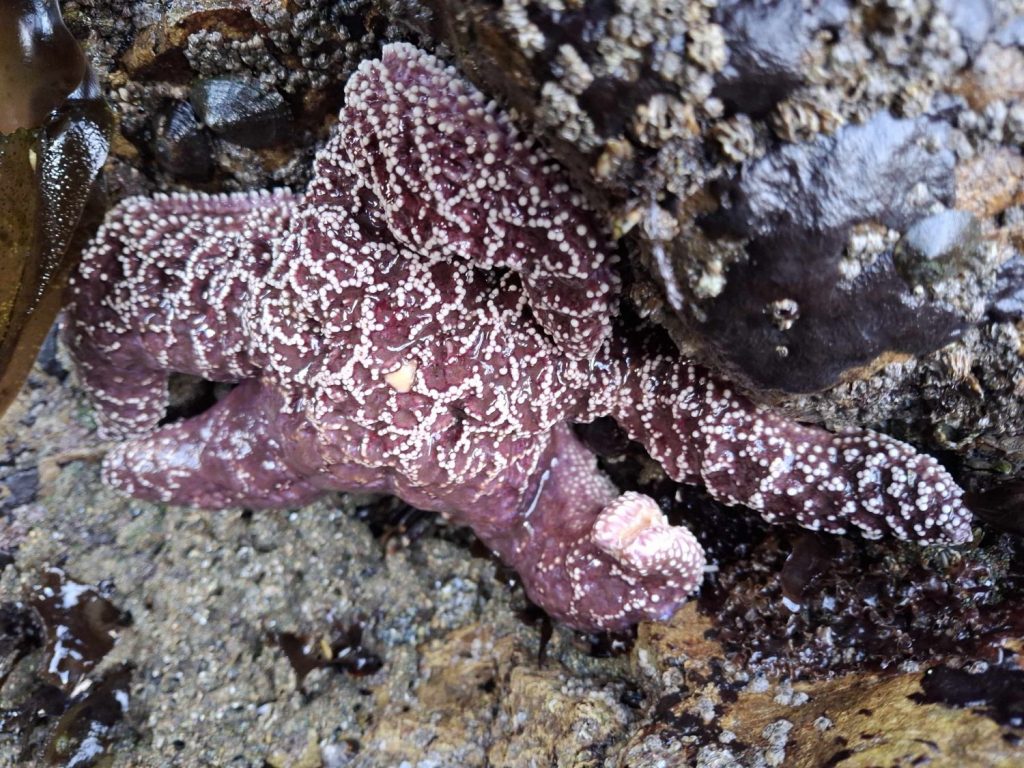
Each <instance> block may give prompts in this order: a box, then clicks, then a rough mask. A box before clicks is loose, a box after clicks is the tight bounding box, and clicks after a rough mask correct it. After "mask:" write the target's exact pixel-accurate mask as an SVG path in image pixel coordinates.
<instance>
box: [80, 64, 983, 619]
mask: <svg viewBox="0 0 1024 768" xmlns="http://www.w3.org/2000/svg"><path fill="white" fill-rule="evenodd" d="M617 294H618V278H617V277H616V273H615V270H614V264H613V262H612V259H611V258H610V256H609V251H608V249H607V247H606V244H605V243H604V241H603V240H602V238H601V236H600V230H599V228H598V227H597V226H596V225H595V223H594V220H593V218H592V217H591V215H590V213H589V212H588V211H587V210H586V208H585V206H584V205H583V203H582V200H581V199H580V198H579V197H578V196H577V195H576V194H575V193H574V192H573V191H572V190H571V189H570V187H569V185H568V183H567V181H566V178H565V176H564V175H563V174H562V172H561V171H560V170H559V169H558V168H557V167H556V166H555V165H554V164H553V163H552V162H551V161H550V160H548V159H547V157H546V156H545V155H544V154H543V153H542V152H541V151H540V150H538V149H536V148H534V147H532V146H531V144H530V143H529V142H528V141H526V140H524V139H522V138H521V137H520V136H519V135H518V134H517V133H516V131H515V130H514V129H513V128H512V126H511V125H510V123H509V122H508V119H507V118H506V117H505V116H504V115H503V114H501V113H500V112H499V111H498V110H497V108H496V107H495V106H494V105H493V104H487V103H485V101H484V100H483V97H482V96H481V95H480V94H479V93H478V92H477V91H475V90H474V89H473V88H472V86H470V85H468V84H467V83H466V82H465V81H463V80H461V79H460V78H459V77H458V75H457V74H456V73H455V71H454V70H452V69H447V68H445V67H444V66H443V65H442V64H440V63H439V62H438V61H437V60H436V59H434V58H432V57H430V56H429V55H427V54H425V53H423V52H421V51H418V50H417V49H415V48H412V47H411V46H408V45H402V44H397V45H391V46H387V47H386V48H385V49H384V53H383V56H382V58H381V59H380V60H377V61H373V62H366V63H364V64H363V65H362V67H361V68H360V70H359V71H358V72H357V73H356V74H355V75H354V76H353V77H352V78H351V79H350V81H349V83H348V85H347V87H346V106H345V108H344V109H343V111H342V114H341V123H340V127H339V129H338V131H337V132H336V134H335V136H334V137H333V138H332V139H331V141H330V142H329V143H328V145H327V146H326V147H325V148H324V149H323V151H322V152H321V153H320V155H319V156H318V159H317V162H316V167H315V169H314V180H313V182H312V183H311V184H310V186H309V188H308V189H307V190H306V192H305V193H304V194H294V193H290V192H277V193H273V194H271V193H248V194H238V195H230V196H213V197H211V196H203V195H195V194H193V195H177V196H170V197H167V196H159V197H156V198H152V199H142V198H136V199H132V200H128V201H126V202H124V203H122V204H121V205H120V206H119V207H117V208H116V209H115V210H114V211H112V212H111V214H110V216H109V217H108V219H107V222H106V223H105V225H104V226H103V228H102V229H101V231H100V233H99V234H98V235H97V238H96V240H95V241H94V243H93V244H92V245H91V246H90V248H89V249H88V250H87V253H86V254H85V256H84V259H83V262H82V265H81V267H80V270H79V272H78V275H77V276H76V277H75V278H74V279H73V281H72V285H71V289H70V303H69V306H68V314H67V322H66V325H65V338H66V341H67V342H68V346H69V349H70V350H71V352H72V356H73V358H74V360H75V362H76V367H77V370H78V374H79V377H80V379H81V381H82V382H83V384H84V385H85V387H86V388H87V389H88V390H89V392H90V393H91V396H92V398H93V401H94V403H95V404H96V406H97V410H98V413H99V417H100V422H101V431H102V432H103V433H104V434H105V435H106V436H107V437H110V438H115V439H118V440H119V441H120V442H118V444H117V445H116V446H115V447H114V448H113V449H112V450H111V451H110V452H109V454H108V455H107V457H106V459H105V461H104V466H103V471H104V477H105V479H106V480H107V481H108V482H110V483H111V484H113V485H115V486H116V487H119V488H121V489H123V490H124V491H126V492H127V493H129V494H131V495H134V496H138V497H142V498H149V499H154V500H163V501H167V502H175V503H185V504H193V505H196V506H200V507H207V508H217V507H225V506H236V505H247V506H253V507H281V506H288V505H297V504H302V503H305V502H308V501H311V500H313V499H315V498H316V497H318V496H319V495H321V494H322V493H323V492H324V491H326V490H331V489H335V490H357V489H362V490H372V491H381V492H387V493H392V494H396V495H398V496H400V497H401V498H402V499H404V500H405V501H407V502H409V503H410V504H413V505H416V506H418V507H421V508H424V509H429V510H435V511H438V512H440V513H442V514H443V515H445V516H446V517H448V518H449V519H451V520H452V521H454V522H456V523H458V524H464V525H469V526H471V527H472V528H473V529H474V531H475V532H476V533H477V535H478V536H480V538H481V539H482V540H483V541H484V542H485V543H486V544H487V545H488V546H490V547H491V548H492V549H494V550H495V551H496V552H497V553H498V555H499V556H500V557H501V558H502V559H503V560H505V561H506V562H507V563H508V564H509V565H511V566H512V567H513V568H515V569H516V570H517V571H518V572H519V574H520V575H521V577H522V579H523V583H524V586H525V588H526V591H527V593H528V594H529V596H530V597H531V599H533V600H534V601H535V602H537V603H538V604H540V605H541V606H542V607H543V608H545V609H546V610H547V611H548V612H549V613H550V614H552V615H553V616H554V617H555V618H557V619H559V620H562V621H565V622H567V623H569V624H572V625H574V626H577V627H581V628H588V629H614V628H620V627H624V626H628V625H631V624H634V623H636V622H638V621H640V620H643V619H651V618H654V619H660V618H665V617H667V616H670V615H671V614H672V613H673V611H674V610H675V609H676V608H677V607H678V606H679V604H680V603H681V602H682V601H683V600H685V598H686V597H687V595H688V594H689V593H690V592H692V591H693V590H694V589H695V588H696V587H697V586H698V585H699V583H700V580H701V578H702V573H703V568H704V555H703V551H702V549H701V547H700V545H699V544H698V543H697V541H696V540H695V539H694V537H693V536H692V534H691V533H690V532H689V531H687V530H686V529H685V528H681V527H674V526H671V525H669V524H668V523H667V521H666V519H665V517H664V515H663V514H662V513H661V511H660V510H659V509H658V507H657V505H656V504H655V503H654V502H653V500H651V499H649V498H647V497H645V496H642V495H640V494H636V493H626V494H622V495H620V494H619V493H618V491H617V490H616V489H615V488H614V486H613V485H612V484H611V482H610V481H609V480H608V479H607V478H606V477H604V475H602V473H601V472H600V471H599V470H598V468H597V463H596V459H595V457H594V456H593V455H592V454H591V453H590V452H589V450H587V449H586V448H585V447H584V446H583V445H582V444H581V443H580V442H579V441H578V440H577V439H576V437H575V436H574V434H573V432H572V429H571V427H570V426H569V425H570V424H571V423H572V422H585V421H589V420H592V419H594V418H596V417H598V416H602V415H611V416H613V417H614V418H615V419H616V420H617V421H618V422H619V423H620V424H621V425H622V426H623V427H624V428H625V429H626V430H627V431H628V432H629V434H630V435H631V436H632V437H633V438H634V439H636V440H638V441H640V442H641V443H642V444H643V445H644V446H645V447H646V448H647V450H648V451H649V453H650V454H651V456H652V457H653V458H655V459H656V460H658V461H659V462H660V463H661V465H662V466H663V467H664V469H665V471H666V472H667V473H668V474H669V475H670V476H671V477H673V478H675V479H677V480H680V481H683V482H688V483H702V484H704V485H705V486H706V487H707V489H708V491H709V492H710V493H711V495H712V496H714V497H715V498H718V499H721V500H723V501H726V502H730V503H740V504H745V505H747V506H749V507H751V508H753V509H756V510H758V511H760V512H761V514H762V515H763V516H764V517H765V519H767V520H769V521H773V522H774V521H779V522H785V521H795V522H797V523H799V524H801V525H804V526H807V527H810V528H815V529H820V530H826V531H830V532H833V533H843V532H845V531H847V530H850V529H851V528H859V529H860V530H861V531H862V533H863V534H864V535H867V536H871V537H875V536H880V535H882V534H883V533H884V532H892V533H894V534H896V535H897V536H899V537H901V538H904V539H910V540H914V541H920V542H923V543H927V542H946V543H958V542H962V541H964V540H966V538H967V537H968V536H969V534H970V528H969V521H970V515H969V513H968V512H967V511H966V510H965V508H964V507H963V505H962V504H961V501H960V496H961V490H960V489H959V488H958V487H957V486H956V484H955V483H954V482H953V480H952V479H951V478H950V477H949V475H948V474H947V473H946V472H945V471H944V470H943V469H942V468H941V467H940V466H939V465H938V464H937V463H936V462H935V461H934V460H933V459H931V458H929V457H927V456H923V455H920V454H917V453H916V452H915V451H914V449H913V448H911V447H910V446H908V445H905V444H903V443H900V442H898V441H896V440H893V439H891V438H888V437H886V436H884V435H880V434H875V433H870V432H862V431H850V432H846V433H842V434H839V435H835V434H832V433H829V432H826V431H824V430H822V429H819V428H816V427H810V426H803V425H800V424H797V423H794V422H792V421H789V420H786V419H784V418H782V417H780V416H778V415H776V414H774V413H772V412H770V411H768V410H766V409H765V408H763V407H760V406H757V405H754V404H752V403H751V402H749V401H748V400H746V399H745V398H743V397H742V396H740V395H738V394H736V393H735V392H733V391H732V390H731V389H730V387H729V385H728V384H726V383H724V382H722V381H719V380H717V379H715V378H714V377H712V376H711V375H710V374H709V373H708V372H707V371H705V370H704V369H702V368H700V367H698V366H696V365H693V364H689V363H687V362H686V361H680V360H679V359H678V358H677V357H675V356H674V355H671V354H668V353H665V352H662V351H657V350H654V349H651V348H647V347H646V346H645V342H640V343H638V342H634V341H628V340H627V338H626V335H625V334H624V333H622V332H621V329H618V328H616V326H615V317H616V308H617ZM171 371H176V372H181V373H189V374H194V375H197V376H201V377H204V378H206V379H209V380H213V381H226V382H239V383H238V386H236V387H235V388H234V389H232V390H231V391H230V393H228V394H227V395H226V396H225V397H224V398H223V399H221V400H220V401H219V402H218V403H217V404H216V405H215V406H213V407H212V408H211V409H209V410H208V411H206V412H205V413H202V414H200V415H198V416H195V417H192V418H190V419H186V420H184V421H180V422H177V423H173V424H169V425H165V426H159V422H160V420H161V419H162V418H163V415H164V409H165V405H166V402H167V392H166V387H167V376H168V372H171Z"/></svg>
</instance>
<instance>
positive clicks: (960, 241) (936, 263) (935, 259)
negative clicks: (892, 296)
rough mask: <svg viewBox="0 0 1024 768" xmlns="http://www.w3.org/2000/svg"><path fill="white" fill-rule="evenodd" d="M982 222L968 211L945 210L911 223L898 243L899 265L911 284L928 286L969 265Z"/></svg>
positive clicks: (973, 254)
mask: <svg viewBox="0 0 1024 768" xmlns="http://www.w3.org/2000/svg"><path fill="white" fill-rule="evenodd" d="M980 240H981V226H980V225H979V222H978V220H977V219H976V218H975V217H974V216H973V215H972V214H970V213H968V212H967V211H955V210H954V211H942V212H941V213H936V214H933V215H932V216H928V217H926V218H924V219H921V220H919V221H917V222H915V223H914V224H912V225H911V226H910V228H909V229H908V230H907V231H906V232H905V233H904V235H903V237H902V239H901V240H900V242H899V243H897V245H896V250H895V254H894V257H893V258H894V261H895V264H896V269H897V270H898V271H899V273H900V274H901V275H902V276H903V278H904V280H906V281H907V283H908V284H909V285H910V286H911V287H915V286H918V285H921V286H929V285H932V284H934V283H938V282H941V281H943V280H948V279H949V278H950V277H952V276H954V275H956V274H957V273H959V272H960V271H962V270H965V269H970V268H971V267H972V263H973V262H975V261H976V260H977V259H978V245H979V243H980Z"/></svg>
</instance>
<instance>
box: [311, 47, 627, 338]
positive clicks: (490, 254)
mask: <svg viewBox="0 0 1024 768" xmlns="http://www.w3.org/2000/svg"><path fill="white" fill-rule="evenodd" d="M353 184H354V185H355V191H348V190H340V189H339V187H349V186H351V185H353ZM342 191H344V193H345V195H346V198H345V199H346V200H348V201H350V202H349V204H350V205H355V206H366V207H369V208H374V209H375V210H374V211H366V212H365V218H366V219H367V220H371V219H372V218H373V216H374V215H378V216H380V217H382V219H383V221H384V223H385V224H384V225H385V226H386V228H387V230H388V231H389V232H390V234H391V235H392V236H393V237H395V238H396V239H397V240H398V241H399V242H401V243H402V244H403V245H405V246H406V247H408V248H411V249H412V250H415V251H417V252H419V253H423V254H429V255H430V256H431V257H433V258H438V259H450V258H453V257H457V258H464V259H468V260H470V261H471V262H472V263H473V264H474V265H475V266H477V267H480V268H483V269H490V268H493V267H501V268H507V269H511V270H513V271H515V272H517V273H518V274H519V275H520V277H521V279H522V282H523V288H524V290H525V293H526V296H527V299H528V301H529V303H530V307H531V309H532V310H533V313H534V315H535V316H536V318H537V321H538V322H539V323H540V325H541V326H542V327H543V328H544V330H545V331H546V332H547V333H548V334H549V335H550V336H551V338H552V339H553V340H554V341H555V342H556V343H557V344H558V345H559V346H560V347H561V348H562V349H563V351H564V353H565V354H567V355H570V356H572V357H577V358H582V357H589V356H591V355H592V354H593V353H594V352H595V351H596V350H597V348H598V347H599V346H600V344H601V341H602V340H603V339H604V338H605V337H606V336H607V334H608V332H609V331H610V326H611V317H612V315H613V313H614V311H615V297H616V294H617V290H618V277H617V275H616V274H615V272H614V270H613V268H612V267H613V265H612V264H611V259H610V257H609V256H608V252H607V249H606V248H604V247H603V245H604V244H603V243H602V242H600V240H601V238H602V235H601V234H600V230H599V228H598V227H597V226H596V225H595V223H594V221H593V219H592V217H591V216H590V215H589V213H588V212H587V211H586V210H585V206H584V205H583V200H582V198H581V196H580V195H579V194H578V193H575V192H573V191H572V190H571V189H570V187H569V184H568V180H567V177H566V176H565V174H564V172H563V171H561V170H560V169H559V168H558V167H557V166H556V165H555V164H554V163H553V162H552V161H551V160H550V159H549V158H547V156H546V155H544V154H543V152H541V151H540V150H539V149H538V148H536V147H534V146H533V145H532V143H531V142H530V141H529V140H528V139H526V138H523V137H521V136H520V135H519V134H518V133H517V131H516V130H515V129H514V128H513V127H512V125H511V124H510V123H509V121H508V118H507V117H506V116H505V115H504V114H503V113H501V112H500V111H499V110H497V108H496V107H495V105H494V104H493V103H490V104H489V103H487V102H486V101H485V99H484V97H483V95H482V94H481V93H480V92H479V91H477V90H476V89H475V88H474V87H473V86H472V85H470V84H469V83H467V82H466V81H465V80H463V79H462V78H460V77H459V76H458V74H457V73H456V72H455V70H454V69H452V68H448V67H445V66H443V65H442V64H441V62H439V61H438V60H437V59H435V58H434V57H432V56H429V55H428V54H426V53H424V52H423V51H420V50H418V49H416V48H413V47H412V46H410V45H405V44H394V45H388V46H385V48H384V52H383V55H382V57H381V59H379V60H375V61H365V62H363V63H362V64H361V65H360V67H359V70H358V71H357V72H356V73H355V74H354V75H353V76H352V77H351V78H350V79H349V81H348V84H347V85H346V87H345V108H344V109H343V110H342V113H341V120H340V125H339V131H338V134H337V136H336V137H335V138H334V139H333V140H332V141H331V142H330V144H328V146H327V147H326V148H325V150H324V151H323V152H322V153H321V154H320V156H319V158H318V163H317V169H316V180H315V181H314V183H313V185H312V186H311V188H310V191H309V197H310V199H311V200H312V201H318V202H321V201H322V202H327V201H333V200H338V201H339V202H340V199H339V198H338V195H339V194H340V193H341V192H342ZM367 192H369V193H370V194H366V193H367ZM360 193H363V194H360ZM367 200H369V201H371V202H369V203H367V202H366V201H367Z"/></svg>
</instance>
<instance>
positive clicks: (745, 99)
mask: <svg viewBox="0 0 1024 768" xmlns="http://www.w3.org/2000/svg"><path fill="white" fill-rule="evenodd" d="M846 15H847V6H846V3H845V1H844V0H828V1H827V2H823V3H814V4H813V6H812V8H811V10H805V7H804V4H803V3H802V2H800V0H729V1H728V2H723V3H719V4H718V6H717V8H716V9H715V12H714V16H713V18H714V20H715V22H716V23H717V24H719V25H721V27H722V29H723V31H724V34H725V42H726V45H727V47H728V51H729V58H728V63H727V64H726V65H725V66H724V67H723V68H722V70H721V71H720V72H719V73H718V75H717V76H716V85H715V91H714V94H715V96H717V97H718V98H720V99H722V101H724V102H725V104H726V106H727V107H729V108H730V109H732V110H735V111H737V112H746V113H748V114H751V115H760V114H764V113H765V112H767V111H768V110H769V109H771V108H772V107H773V106H774V105H775V104H776V103H777V102H779V101H782V99H784V98H785V97H786V96H788V95H790V94H791V93H792V92H793V91H794V90H795V89H796V88H797V86H799V85H801V84H802V83H803V82H804V76H805V75H804V57H805V55H806V53H807V49H808V48H809V47H810V46H811V42H812V39H813V37H814V35H815V34H817V32H818V31H819V30H820V29H823V28H827V29H837V28H839V27H841V26H842V24H843V22H844V20H845V18H846Z"/></svg>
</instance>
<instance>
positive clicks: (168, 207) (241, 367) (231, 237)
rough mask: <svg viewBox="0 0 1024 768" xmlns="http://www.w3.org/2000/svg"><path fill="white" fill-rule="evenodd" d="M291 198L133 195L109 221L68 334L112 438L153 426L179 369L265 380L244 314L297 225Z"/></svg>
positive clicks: (72, 305)
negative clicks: (275, 242)
mask: <svg viewBox="0 0 1024 768" xmlns="http://www.w3.org/2000/svg"><path fill="white" fill-rule="evenodd" d="M292 201H293V197H292V196H291V195H290V194H289V193H286V192H278V193H273V194H270V193H244V194H237V195H219V196H205V195H197V194H189V195H171V196H167V195H159V196H157V197H154V198H132V199H129V200H126V201H125V202H123V203H121V204H120V205H119V206H118V207H117V208H115V209H114V210H113V211H111V213H110V214H109V215H108V217H107V220H106V222H105V223H104V225H103V226H102V227H101V229H100V231H99V233H98V234H97V236H96V238H95V239H94V240H93V242H92V243H91V244H90V246H89V248H88V249H86V251H85V253H84V254H83V256H82V263H81V265H80V267H79V269H78V272H77V274H76V275H74V276H73V277H72V278H71V281H70V285H69V290H68V304H67V309H66V313H65V323H64V338H65V341H66V342H67V346H68V349H69V350H70V351H71V356H72V358H73V360H74V362H75V368H76V370H77V372H78V375H79V377H80V378H81V380H82V383H83V385H84V387H85V389H86V390H87V391H88V392H89V393H90V397H91V398H92V401H93V403H94V404H95V405H96V408H97V413H98V416H99V421H100V428H101V433H102V434H103V436H104V437H108V438H109V437H123V436H128V435H132V434H139V433H141V432H145V431H147V430H149V429H152V428H154V427H155V426H156V425H157V423H158V422H159V420H160V419H161V418H162V417H163V415H164V410H165V407H166V404H167V376H168V373H169V372H171V371H175V372H179V373H188V374H193V375H196V376H201V377H203V378H206V379H209V380H213V381H238V380H241V379H244V378H247V377H251V376H253V375H255V373H256V368H255V366H254V365H253V363H252V361H251V360H250V355H249V349H248V347H249V342H248V334H247V333H246V330H247V329H246V328H245V324H244V321H243V320H242V319H241V318H240V314H241V313H242V311H243V307H244V306H245V303H246V299H247V295H248V291H249V288H250V285H251V281H252V280H253V278H254V277H256V276H258V275H259V274H260V273H261V272H262V270H264V269H265V267H266V264H267V263H268V262H269V258H270V247H271V246H270V241H269V240H268V238H267V237H266V236H265V233H267V232H277V231H280V230H281V228H283V227H285V226H286V225H287V222H288V220H289V217H290V215H291V212H292Z"/></svg>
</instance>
